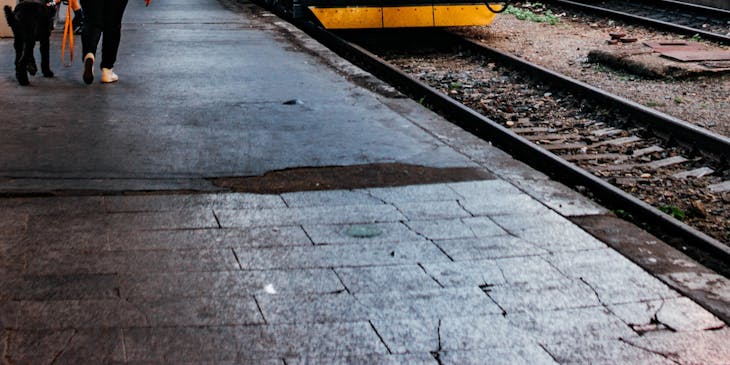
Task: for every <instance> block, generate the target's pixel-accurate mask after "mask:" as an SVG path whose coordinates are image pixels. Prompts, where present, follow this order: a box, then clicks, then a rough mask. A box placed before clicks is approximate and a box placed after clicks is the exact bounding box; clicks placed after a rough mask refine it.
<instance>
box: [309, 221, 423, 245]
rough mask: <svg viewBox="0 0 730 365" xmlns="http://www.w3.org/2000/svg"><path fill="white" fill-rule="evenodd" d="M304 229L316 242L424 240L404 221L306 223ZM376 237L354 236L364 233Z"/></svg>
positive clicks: (345, 242)
mask: <svg viewBox="0 0 730 365" xmlns="http://www.w3.org/2000/svg"><path fill="white" fill-rule="evenodd" d="M304 230H305V231H306V232H307V235H309V237H310V238H311V239H312V241H313V242H314V244H317V245H320V244H359V243H385V242H391V243H392V242H416V241H422V240H424V238H423V237H421V236H419V235H418V234H416V233H415V232H413V231H412V230H410V229H408V227H407V226H406V225H404V224H403V223H400V222H399V223H375V224H365V225H363V224H336V225H305V226H304ZM361 231H362V232H364V233H366V234H367V233H370V234H376V233H377V235H376V236H374V237H353V235H358V234H359V235H363V233H362V232H361Z"/></svg>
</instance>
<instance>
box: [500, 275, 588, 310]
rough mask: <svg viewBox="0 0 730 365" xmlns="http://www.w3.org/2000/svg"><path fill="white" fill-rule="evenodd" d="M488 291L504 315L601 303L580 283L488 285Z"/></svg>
mask: <svg viewBox="0 0 730 365" xmlns="http://www.w3.org/2000/svg"><path fill="white" fill-rule="evenodd" d="M488 294H489V296H490V297H491V298H492V299H494V301H495V302H497V304H499V306H500V307H501V308H503V309H504V310H505V311H506V312H507V313H508V314H512V313H515V312H539V311H554V310H562V309H568V308H583V307H594V306H600V305H601V303H600V302H599V301H598V298H597V297H596V295H595V293H594V292H593V291H591V290H590V288H588V287H586V286H585V285H583V284H582V283H580V282H578V283H571V284H568V285H565V284H561V285H555V286H540V287H532V286H522V285H507V286H496V287H493V288H489V289H488Z"/></svg>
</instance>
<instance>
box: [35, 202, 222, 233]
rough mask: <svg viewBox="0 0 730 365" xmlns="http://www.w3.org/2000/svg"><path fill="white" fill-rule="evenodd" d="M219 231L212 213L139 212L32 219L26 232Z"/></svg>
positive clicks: (38, 216)
mask: <svg viewBox="0 0 730 365" xmlns="http://www.w3.org/2000/svg"><path fill="white" fill-rule="evenodd" d="M193 228H218V223H217V222H216V219H215V216H214V215H213V211H212V210H210V209H203V208H200V209H190V210H186V211H184V212H179V211H178V212H152V213H147V212H142V213H110V214H101V213H97V214H76V215H63V214H58V215H53V216H49V215H31V216H30V218H29V220H28V230H29V231H33V232H46V233H49V234H52V233H54V232H58V231H91V232H109V231H128V230H130V231H134V230H145V229H193Z"/></svg>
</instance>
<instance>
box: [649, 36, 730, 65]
mask: <svg viewBox="0 0 730 365" xmlns="http://www.w3.org/2000/svg"><path fill="white" fill-rule="evenodd" d="M644 45H646V46H648V47H651V49H653V50H654V51H656V52H659V53H660V54H661V55H662V56H663V57H667V58H670V59H673V60H677V61H681V62H697V61H730V51H724V50H720V49H716V48H710V47H707V46H706V45H704V44H700V43H697V42H686V41H658V42H657V41H655V42H644Z"/></svg>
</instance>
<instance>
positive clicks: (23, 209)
mask: <svg viewBox="0 0 730 365" xmlns="http://www.w3.org/2000/svg"><path fill="white" fill-rule="evenodd" d="M103 199H104V198H103V197H98V196H73V197H71V196H55V197H40V198H9V199H0V211H2V212H11V213H16V214H21V213H36V214H37V213H38V212H39V211H40V212H44V213H46V214H61V213H68V212H81V211H84V212H102V211H103V210H104V209H103V206H102V202H103Z"/></svg>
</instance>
